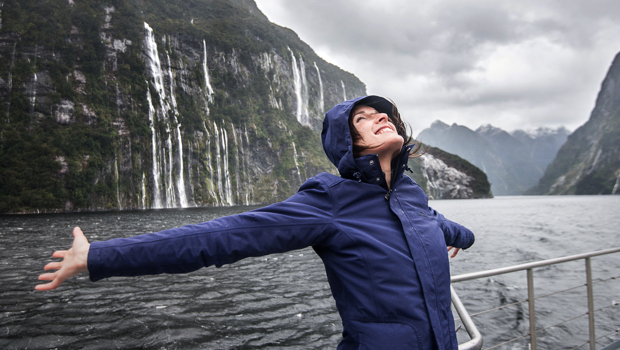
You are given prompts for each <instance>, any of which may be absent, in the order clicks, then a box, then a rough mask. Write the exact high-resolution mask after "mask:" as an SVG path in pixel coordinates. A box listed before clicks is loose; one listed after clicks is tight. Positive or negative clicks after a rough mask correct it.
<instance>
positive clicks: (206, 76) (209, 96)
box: [202, 40, 213, 115]
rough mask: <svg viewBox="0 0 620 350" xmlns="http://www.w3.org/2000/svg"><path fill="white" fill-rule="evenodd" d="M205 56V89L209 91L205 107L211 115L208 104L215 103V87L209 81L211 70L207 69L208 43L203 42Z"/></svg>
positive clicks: (203, 64)
mask: <svg viewBox="0 0 620 350" xmlns="http://www.w3.org/2000/svg"><path fill="white" fill-rule="evenodd" d="M202 48H203V52H204V53H203V55H204V59H203V61H202V69H203V71H204V72H203V73H204V75H205V87H206V89H207V104H206V105H205V109H206V110H207V115H208V114H209V108H208V104H209V103H211V102H213V87H212V86H211V80H210V79H209V69H208V68H207V43H206V41H204V40H203V41H202Z"/></svg>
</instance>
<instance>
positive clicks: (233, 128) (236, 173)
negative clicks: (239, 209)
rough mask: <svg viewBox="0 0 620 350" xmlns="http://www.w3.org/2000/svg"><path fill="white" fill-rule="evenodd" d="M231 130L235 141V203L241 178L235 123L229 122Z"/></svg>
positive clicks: (239, 200)
mask: <svg viewBox="0 0 620 350" xmlns="http://www.w3.org/2000/svg"><path fill="white" fill-rule="evenodd" d="M230 125H231V127H232V132H233V141H234V143H235V163H236V165H237V166H236V167H235V179H236V180H237V181H235V187H236V188H237V192H236V193H237V203H240V202H241V178H240V177H239V167H240V166H239V142H237V131H236V130H235V124H233V123H232V122H231V123H230Z"/></svg>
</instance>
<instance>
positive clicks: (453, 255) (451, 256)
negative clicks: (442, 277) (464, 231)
mask: <svg viewBox="0 0 620 350" xmlns="http://www.w3.org/2000/svg"><path fill="white" fill-rule="evenodd" d="M460 250H461V248H456V249H454V252H453V253H452V255H450V258H454V257H455V256H456V254H458V253H459V251H460Z"/></svg>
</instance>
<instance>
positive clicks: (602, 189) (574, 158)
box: [529, 54, 620, 194]
mask: <svg viewBox="0 0 620 350" xmlns="http://www.w3.org/2000/svg"><path fill="white" fill-rule="evenodd" d="M529 193H532V194H618V193H620V54H619V55H616V57H615V59H614V61H613V63H612V65H611V68H610V69H609V72H608V73H607V76H606V77H605V80H604V81H603V84H602V87H601V90H600V92H599V94H598V97H597V99H596V104H595V106H594V110H593V111H592V114H591V115H590V119H589V120H588V121H587V122H586V123H585V124H584V125H583V126H581V127H579V128H578V129H577V130H575V132H573V133H572V134H571V135H570V136H569V137H568V141H567V142H566V143H565V144H564V145H563V146H562V148H561V149H560V150H559V151H558V154H557V156H556V157H555V159H554V160H553V162H552V163H551V164H550V165H549V167H548V168H547V170H546V172H545V174H544V176H543V177H542V178H541V179H540V181H539V183H538V185H537V186H535V187H534V188H532V189H531V190H530V191H529Z"/></svg>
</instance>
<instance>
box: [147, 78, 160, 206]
mask: <svg viewBox="0 0 620 350" xmlns="http://www.w3.org/2000/svg"><path fill="white" fill-rule="evenodd" d="M146 99H147V101H148V102H149V122H150V127H151V154H152V156H153V157H152V158H153V170H152V171H153V203H152V204H151V207H152V208H155V209H160V208H163V204H162V198H161V192H160V189H159V179H160V176H161V174H160V171H159V162H158V161H157V150H158V149H159V147H158V143H157V132H156V131H155V118H156V114H155V108H154V107H153V100H152V99H151V91H150V88H149V87H148V82H147V88H146Z"/></svg>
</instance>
